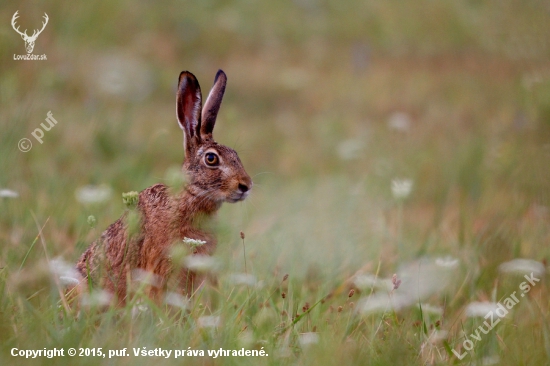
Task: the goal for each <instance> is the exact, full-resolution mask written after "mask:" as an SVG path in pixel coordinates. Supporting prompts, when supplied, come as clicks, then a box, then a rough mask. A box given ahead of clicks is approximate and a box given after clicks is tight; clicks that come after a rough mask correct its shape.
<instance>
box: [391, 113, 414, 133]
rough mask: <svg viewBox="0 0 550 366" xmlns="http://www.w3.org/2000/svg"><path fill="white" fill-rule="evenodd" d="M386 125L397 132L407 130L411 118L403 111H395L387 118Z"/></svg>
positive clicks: (409, 126)
mask: <svg viewBox="0 0 550 366" xmlns="http://www.w3.org/2000/svg"><path fill="white" fill-rule="evenodd" d="M388 127H389V128H390V129H392V130H395V131H398V132H407V131H408V130H410V128H411V118H410V117H409V115H408V114H406V113H403V112H395V113H393V114H392V115H391V116H390V118H389V119H388Z"/></svg>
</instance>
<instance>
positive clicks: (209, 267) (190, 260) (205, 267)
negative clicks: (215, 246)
mask: <svg viewBox="0 0 550 366" xmlns="http://www.w3.org/2000/svg"><path fill="white" fill-rule="evenodd" d="M183 265H184V266H185V268H188V269H190V270H192V271H197V272H209V271H214V270H216V269H217V268H218V261H217V260H216V259H215V258H212V257H211V256H209V255H188V256H187V257H185V258H184V259H183Z"/></svg>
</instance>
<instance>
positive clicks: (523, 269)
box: [498, 258, 545, 276]
mask: <svg viewBox="0 0 550 366" xmlns="http://www.w3.org/2000/svg"><path fill="white" fill-rule="evenodd" d="M498 269H499V270H500V271H501V272H503V273H518V274H530V273H533V275H539V276H541V275H543V274H544V272H545V268H544V265H543V264H542V263H541V262H537V261H535V260H532V259H523V258H517V259H512V260H511V261H509V262H505V263H502V264H501V265H500V266H498Z"/></svg>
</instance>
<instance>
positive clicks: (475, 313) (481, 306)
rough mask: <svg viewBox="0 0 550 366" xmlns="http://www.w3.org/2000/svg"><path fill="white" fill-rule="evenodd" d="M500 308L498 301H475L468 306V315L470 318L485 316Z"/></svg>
mask: <svg viewBox="0 0 550 366" xmlns="http://www.w3.org/2000/svg"><path fill="white" fill-rule="evenodd" d="M498 308H499V306H498V303H496V302H489V301H483V302H479V301H474V302H471V303H469V304H468V305H467V306H466V316H467V317H470V318H476V317H485V316H486V315H487V314H489V313H491V312H494V311H495V310H497V309H498Z"/></svg>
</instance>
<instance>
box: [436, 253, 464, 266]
mask: <svg viewBox="0 0 550 366" xmlns="http://www.w3.org/2000/svg"><path fill="white" fill-rule="evenodd" d="M458 263H459V260H458V259H457V258H453V257H451V256H449V255H448V256H446V257H440V258H436V259H435V264H437V265H438V266H440V267H447V268H455V267H456V266H458Z"/></svg>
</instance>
